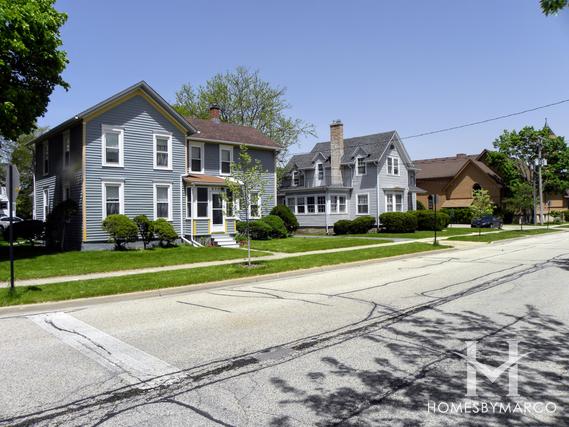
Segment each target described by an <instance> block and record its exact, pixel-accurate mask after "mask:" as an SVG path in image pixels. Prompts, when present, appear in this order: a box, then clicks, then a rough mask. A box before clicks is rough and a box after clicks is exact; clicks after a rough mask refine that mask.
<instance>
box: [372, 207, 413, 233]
mask: <svg viewBox="0 0 569 427" xmlns="http://www.w3.org/2000/svg"><path fill="white" fill-rule="evenodd" d="M379 221H380V222H381V225H382V226H383V227H384V228H385V231H387V232H389V233H414V232H415V230H416V229H417V217H416V216H415V215H413V214H412V213H409V212H385V213H382V214H381V215H380V216H379Z"/></svg>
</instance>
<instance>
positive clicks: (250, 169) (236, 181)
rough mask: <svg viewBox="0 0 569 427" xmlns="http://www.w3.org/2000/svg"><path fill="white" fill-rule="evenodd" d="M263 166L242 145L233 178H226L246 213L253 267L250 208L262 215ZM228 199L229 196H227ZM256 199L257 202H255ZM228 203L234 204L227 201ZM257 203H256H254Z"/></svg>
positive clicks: (231, 190)
mask: <svg viewBox="0 0 569 427" xmlns="http://www.w3.org/2000/svg"><path fill="white" fill-rule="evenodd" d="M266 173H267V171H266V170H265V169H263V165H262V164H261V162H260V161H259V159H255V160H253V158H252V157H251V155H250V154H249V153H248V152H247V147H246V146H244V145H242V146H241V147H240V151H239V161H238V162H234V163H232V164H231V176H230V177H227V178H225V184H226V185H227V187H228V189H229V191H230V192H231V194H232V195H233V199H234V200H238V201H239V204H240V206H241V209H242V210H244V211H245V222H246V227H245V230H246V234H247V264H248V265H249V266H251V218H250V216H251V215H250V213H251V212H250V206H251V205H252V204H256V205H257V206H258V209H259V216H260V214H261V200H263V197H264V196H265V190H264V189H265V187H266V184H267V179H266V178H265V174H266ZM225 197H227V196H225ZM254 199H255V200H254ZM226 202H233V200H231V201H230V200H227V199H226ZM253 202H255V203H253Z"/></svg>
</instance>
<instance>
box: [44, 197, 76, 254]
mask: <svg viewBox="0 0 569 427" xmlns="http://www.w3.org/2000/svg"><path fill="white" fill-rule="evenodd" d="M78 211H79V205H77V202H75V201H74V200H71V199H68V200H64V201H63V202H60V203H58V204H57V205H56V206H55V207H54V208H53V210H52V211H51V212H50V213H49V215H48V216H47V220H46V231H45V237H46V244H47V246H48V247H50V248H52V249H56V250H60V251H62V250H65V249H70V248H68V247H66V244H65V243H66V242H65V235H66V230H67V228H68V224H69V222H70V221H71V218H72V217H73V216H74V215H75V214H77V212H78Z"/></svg>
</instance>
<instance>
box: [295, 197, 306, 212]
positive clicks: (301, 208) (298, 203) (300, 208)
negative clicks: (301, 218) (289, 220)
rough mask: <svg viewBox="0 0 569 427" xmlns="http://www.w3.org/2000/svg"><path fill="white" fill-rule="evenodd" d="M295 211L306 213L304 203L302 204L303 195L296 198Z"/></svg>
mask: <svg viewBox="0 0 569 427" xmlns="http://www.w3.org/2000/svg"><path fill="white" fill-rule="evenodd" d="M296 213H297V214H302V215H304V214H305V213H306V205H305V204H304V197H297V198H296Z"/></svg>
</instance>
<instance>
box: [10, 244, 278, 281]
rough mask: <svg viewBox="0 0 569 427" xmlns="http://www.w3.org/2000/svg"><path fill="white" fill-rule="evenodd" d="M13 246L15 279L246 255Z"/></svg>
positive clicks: (209, 251) (241, 252) (218, 250)
mask: <svg viewBox="0 0 569 427" xmlns="http://www.w3.org/2000/svg"><path fill="white" fill-rule="evenodd" d="M0 249H1V250H0V259H1V260H2V262H0V281H7V280H8V278H9V272H10V270H9V268H10V264H9V262H8V248H0ZM14 249H15V258H16V261H15V263H14V264H15V271H16V279H20V280H23V279H39V278H44V277H56V276H72V275H80V274H88V273H100V272H107V271H121V270H134V269H137V268H147V267H163V266H168V265H179V264H191V263H196V262H207V261H225V260H231V259H239V258H245V257H247V251H245V250H242V249H228V248H214V247H205V248H195V247H192V246H186V245H183V246H177V247H174V248H154V249H147V250H142V249H137V250H128V251H71V252H58V253H49V252H48V253H46V249H45V248H43V247H31V246H24V245H22V246H17V247H15V248H14ZM261 255H268V254H267V253H259V252H256V253H254V254H253V256H261Z"/></svg>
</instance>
